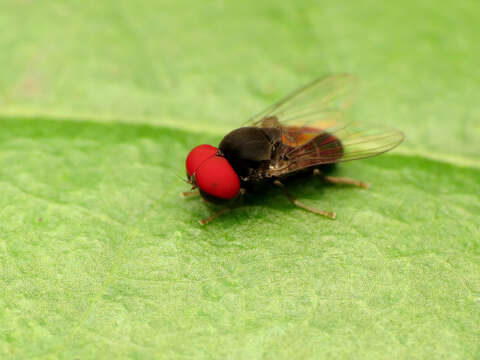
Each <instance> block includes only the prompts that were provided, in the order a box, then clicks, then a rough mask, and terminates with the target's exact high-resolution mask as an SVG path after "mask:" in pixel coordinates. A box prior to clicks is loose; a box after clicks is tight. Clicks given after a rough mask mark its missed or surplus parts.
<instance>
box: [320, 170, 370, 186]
mask: <svg viewBox="0 0 480 360" xmlns="http://www.w3.org/2000/svg"><path fill="white" fill-rule="evenodd" d="M313 175H316V176H323V174H322V172H321V171H320V170H319V169H314V170H313ZM323 179H324V180H325V181H326V182H329V183H332V184H341V185H353V186H357V187H361V188H364V189H368V188H369V187H370V184H369V183H366V182H363V181H358V180H355V179H351V178H347V177H336V176H323Z"/></svg>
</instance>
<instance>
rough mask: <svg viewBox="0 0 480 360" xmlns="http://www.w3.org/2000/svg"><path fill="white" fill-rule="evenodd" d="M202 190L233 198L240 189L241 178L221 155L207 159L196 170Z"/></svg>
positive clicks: (221, 196) (198, 183) (218, 196)
mask: <svg viewBox="0 0 480 360" xmlns="http://www.w3.org/2000/svg"><path fill="white" fill-rule="evenodd" d="M195 180H196V182H197V185H198V186H199V187H200V190H202V191H204V192H206V193H207V194H209V195H212V196H214V197H217V198H220V199H233V198H234V197H235V196H237V194H238V192H239V191H240V179H239V178H238V175H237V174H236V173H235V171H234V170H233V168H232V167H231V166H230V164H229V163H228V161H227V160H226V159H225V158H223V157H220V156H214V157H211V158H210V159H208V160H206V161H205V162H204V163H203V164H202V165H201V166H200V167H199V168H198V169H197V171H196V172H195Z"/></svg>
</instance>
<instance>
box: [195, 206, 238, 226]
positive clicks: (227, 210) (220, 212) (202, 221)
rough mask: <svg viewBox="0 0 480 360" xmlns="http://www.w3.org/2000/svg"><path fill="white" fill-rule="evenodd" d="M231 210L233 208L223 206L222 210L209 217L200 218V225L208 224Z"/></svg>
mask: <svg viewBox="0 0 480 360" xmlns="http://www.w3.org/2000/svg"><path fill="white" fill-rule="evenodd" d="M230 210H232V209H231V208H228V207H226V208H223V209H222V210H220V211H217V212H216V213H215V214H213V215H211V216H209V217H208V218H206V219H203V220H198V222H199V223H200V225H206V224H208V223H209V222H211V221H212V220H215V219H216V218H217V217H219V216H221V215H223V214H226V213H227V212H229V211H230Z"/></svg>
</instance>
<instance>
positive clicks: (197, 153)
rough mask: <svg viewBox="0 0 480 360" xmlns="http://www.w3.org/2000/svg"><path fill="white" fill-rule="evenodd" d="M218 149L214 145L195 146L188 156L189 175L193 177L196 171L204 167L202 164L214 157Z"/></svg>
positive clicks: (186, 162)
mask: <svg viewBox="0 0 480 360" xmlns="http://www.w3.org/2000/svg"><path fill="white" fill-rule="evenodd" d="M217 151H218V149H217V148H216V147H215V146H212V145H205V144H204V145H198V146H195V147H194V148H193V149H192V150H191V151H190V153H189V154H188V156H187V160H186V161H185V167H186V168H187V175H188V176H189V177H190V176H192V175H193V174H194V173H195V171H196V170H197V169H198V168H199V167H200V165H202V163H203V162H204V161H205V160H207V159H209V158H211V157H212V156H214V155H215V154H216V153H217Z"/></svg>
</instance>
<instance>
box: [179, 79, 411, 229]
mask: <svg viewBox="0 0 480 360" xmlns="http://www.w3.org/2000/svg"><path fill="white" fill-rule="evenodd" d="M355 84H356V81H355V78H354V77H352V76H350V75H346V74H340V75H331V76H327V77H323V78H319V79H317V80H314V81H313V82H311V83H309V84H307V85H305V86H303V87H301V88H299V89H297V90H296V91H294V92H293V93H291V94H290V95H288V96H286V97H285V98H284V99H282V100H280V101H278V102H277V103H275V104H273V105H272V106H270V107H268V108H267V109H265V110H264V111H262V112H260V113H258V114H257V115H255V116H253V117H252V118H250V119H249V120H248V122H247V123H245V124H244V126H242V127H240V128H238V129H236V130H233V131H232V132H230V133H228V134H227V135H226V136H225V137H224V138H223V140H222V141H221V142H220V145H219V146H218V148H217V147H214V146H211V145H198V146H196V147H195V148H193V149H192V150H191V151H190V153H189V154H188V156H187V159H186V171H187V178H188V182H189V183H190V184H191V185H192V191H189V192H184V193H182V194H183V195H184V196H190V195H194V194H200V195H201V196H202V197H203V198H204V200H206V201H208V202H212V203H216V204H223V205H224V208H223V209H222V210H220V211H219V212H217V213H215V214H213V215H212V216H210V217H209V218H206V219H204V220H201V221H200V224H202V225H204V224H207V223H209V222H210V221H212V220H213V219H215V218H216V217H218V216H220V215H222V214H224V213H226V212H228V211H230V210H231V209H233V208H234V207H235V206H237V205H238V204H239V202H240V200H241V198H243V196H244V195H245V194H249V193H255V192H257V191H261V189H262V188H264V187H265V186H268V185H274V186H277V187H279V188H280V189H282V191H283V192H284V193H285V195H286V196H287V198H288V199H289V200H290V202H291V203H292V204H294V205H296V206H298V207H301V208H303V209H305V210H308V211H310V212H313V213H316V214H320V215H323V216H326V217H328V218H331V219H334V218H335V216H336V215H335V213H334V212H329V211H322V210H318V209H316V208H313V207H310V206H308V205H306V204H304V203H303V202H300V201H298V200H297V199H296V198H295V197H294V196H293V195H292V194H291V193H290V192H289V191H288V190H287V188H286V187H285V185H284V183H285V182H286V180H287V179H288V178H290V177H292V176H295V175H300V176H305V175H308V174H310V175H317V176H320V177H321V178H322V179H323V180H324V181H326V182H330V183H336V184H348V185H354V186H358V187H363V188H368V186H369V185H368V184H367V183H365V182H362V181H357V180H354V179H350V178H343V177H333V176H329V175H328V173H329V169H330V168H331V167H332V164H336V163H340V162H344V161H350V160H356V159H363V158H368V157H372V156H375V155H379V154H382V153H384V152H387V151H389V150H391V149H393V148H394V147H396V146H397V145H398V144H400V143H401V142H402V141H403V139H404V135H403V133H402V132H400V131H396V130H390V129H386V128H383V127H382V126H371V125H370V126H368V125H362V124H359V123H357V122H354V121H348V120H346V119H345V111H346V110H347V109H348V108H349V107H350V105H351V103H352V102H353V98H354V93H355V87H356V86H355Z"/></svg>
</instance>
